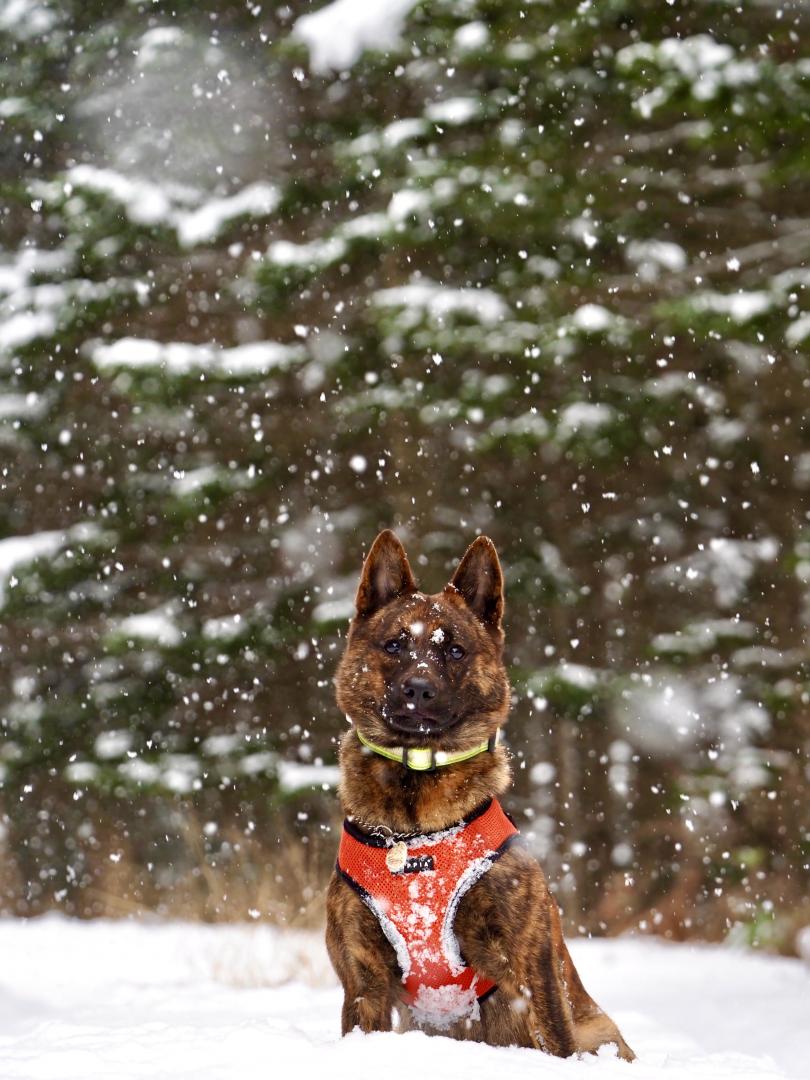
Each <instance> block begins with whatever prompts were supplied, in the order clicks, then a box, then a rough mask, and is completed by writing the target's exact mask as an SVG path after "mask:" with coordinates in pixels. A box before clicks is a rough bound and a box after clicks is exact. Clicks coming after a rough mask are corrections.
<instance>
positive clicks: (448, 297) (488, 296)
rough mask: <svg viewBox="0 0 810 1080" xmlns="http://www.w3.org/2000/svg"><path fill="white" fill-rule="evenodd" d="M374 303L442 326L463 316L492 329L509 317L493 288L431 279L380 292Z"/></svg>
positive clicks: (374, 298)
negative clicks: (453, 285) (456, 286)
mask: <svg viewBox="0 0 810 1080" xmlns="http://www.w3.org/2000/svg"><path fill="white" fill-rule="evenodd" d="M372 300H373V303H374V304H376V305H377V306H378V307H403V308H407V309H409V314H410V315H411V316H412V317H413V316H415V318H414V319H413V321H414V322H416V321H418V319H419V317H420V316H421V315H422V314H424V315H427V316H428V317H429V318H430V319H432V320H433V321H434V322H436V323H438V324H439V325H442V324H443V323H444V322H445V321H446V320H447V319H448V317H449V316H451V315H454V314H459V313H460V314H463V315H467V316H470V317H472V318H475V319H477V320H478V321H479V322H480V323H483V324H484V325H485V326H492V325H494V324H495V323H498V322H500V321H502V320H503V319H505V318H506V316H507V315H508V314H509V308H508V307H507V305H506V303H505V302H504V300H503V299H502V298H501V297H500V296H499V295H498V294H497V293H495V292H493V291H492V290H491V289H453V288H449V287H448V286H446V285H440V284H439V283H438V282H435V281H430V280H429V279H427V278H422V279H421V280H420V281H414V282H411V283H410V284H409V285H397V286H395V287H393V288H390V289H378V290H377V292H375V293H374V295H373V297H372Z"/></svg>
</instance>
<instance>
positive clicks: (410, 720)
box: [386, 710, 456, 736]
mask: <svg viewBox="0 0 810 1080" xmlns="http://www.w3.org/2000/svg"><path fill="white" fill-rule="evenodd" d="M386 722H387V724H388V726H389V727H390V728H392V729H393V730H394V731H398V732H400V733H401V734H402V735H427V736H430V735H440V734H442V733H443V732H445V731H447V730H448V729H449V728H451V727H452V726H453V725H454V724H455V722H456V717H455V716H445V717H441V718H439V717H436V716H430V715H428V714H427V713H420V712H417V711H416V710H414V711H413V712H408V713H395V714H394V715H392V716H387V717H386Z"/></svg>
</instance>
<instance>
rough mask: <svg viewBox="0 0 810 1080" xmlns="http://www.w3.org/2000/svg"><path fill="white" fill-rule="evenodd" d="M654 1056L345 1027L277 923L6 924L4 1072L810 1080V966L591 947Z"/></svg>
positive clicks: (238, 1077) (635, 944) (686, 950)
mask: <svg viewBox="0 0 810 1080" xmlns="http://www.w3.org/2000/svg"><path fill="white" fill-rule="evenodd" d="M573 952H574V956H575V960H576V963H577V965H578V967H579V970H580V973H581V974H582V976H583V978H584V981H585V984H586V985H587V987H588V989H589V990H590V991H591V993H592V994H593V995H594V996H595V997H596V999H597V1000H598V1001H599V1002H600V1003H601V1004H602V1005H603V1006H604V1007H605V1008H606V1009H607V1010H608V1011H609V1012H610V1013H611V1014H612V1015H613V1017H614V1019H615V1020H616V1021H617V1022H618V1024H619V1026H620V1027H621V1029H622V1031H623V1032H624V1034H625V1036H626V1037H627V1039H628V1041H629V1042H630V1044H631V1045H632V1046H633V1048H634V1049H635V1050H636V1053H637V1054H638V1061H637V1062H635V1063H634V1064H633V1065H628V1064H626V1063H624V1062H621V1061H618V1060H617V1059H616V1058H614V1057H612V1056H611V1054H610V1053H607V1052H603V1053H602V1054H601V1055H600V1056H599V1057H597V1058H594V1057H588V1058H585V1059H582V1060H576V1059H570V1060H567V1061H560V1060H556V1059H552V1058H549V1057H546V1056H545V1055H543V1056H540V1055H539V1054H537V1053H536V1052H535V1051H531V1050H518V1049H506V1050H504V1049H495V1048H493V1047H489V1046H482V1045H478V1044H473V1043H454V1042H452V1041H451V1040H449V1039H444V1038H432V1039H429V1038H428V1037H427V1036H425V1035H422V1034H421V1033H418V1032H414V1033H411V1034H407V1035H393V1034H385V1035H370V1036H367V1035H361V1034H359V1033H354V1034H353V1035H351V1036H349V1037H348V1038H347V1039H343V1040H341V1039H340V1038H339V1035H338V1025H339V1013H340V991H339V990H338V988H337V986H336V984H335V981H334V978H333V976H332V974H331V971H330V969H329V964H328V961H327V958H326V955H325V951H324V949H323V946H322V944H321V941H320V938H319V937H318V936H316V935H309V934H296V933H279V932H277V931H274V930H272V929H270V928H268V927H265V926H228V927H210V926H199V925H187V924H176V923H175V924H166V923H142V922H106V921H105V922H95V923H79V922H71V921H68V920H65V919H62V918H59V917H48V918H44V919H38V920H32V921H27V922H26V921H22V920H2V921H0V1077H1V1078H2V1080H19V1078H25V1080H49V1078H51V1077H53V1078H58V1080H74V1078H75V1080H94V1078H96V1077H98V1078H103V1080H130V1078H132V1080H143V1078H146V1077H148V1078H155V1077H161V1078H163V1077H166V1078H168V1077H172V1078H173V1080H178V1078H183V1077H194V1078H195V1080H220V1078H221V1080H225V1078H227V1080H252V1078H253V1077H256V1078H259V1077H261V1078H262V1080H271V1078H272V1077H274V1076H279V1075H283V1076H288V1075H290V1074H291V1073H292V1072H293V1070H294V1071H295V1075H296V1077H299V1078H301V1080H308V1078H309V1077H329V1078H330V1080H331V1078H333V1077H334V1078H340V1080H342V1078H344V1077H345V1078H346V1080H379V1078H380V1077H385V1080H399V1078H400V1077H401V1078H403V1080H404V1078H407V1080H413V1077H414V1076H425V1077H435V1076H438V1077H442V1078H447V1080H450V1078H452V1077H455V1076H460V1075H468V1076H494V1075H502V1076H508V1077H509V1078H510V1080H512V1078H514V1080H519V1078H521V1077H526V1078H527V1080H528V1078H529V1077H532V1078H534V1077H537V1076H538V1075H543V1076H552V1077H566V1078H569V1080H577V1078H585V1077H590V1078H591V1080H596V1078H597V1077H599V1078H601V1077H605V1078H606V1080H609V1078H611V1077H624V1078H625V1080H660V1078H668V1080H681V1078H686V1080H690V1078H691V1080H725V1078H726V1077H728V1078H731V1077H734V1078H735V1080H748V1078H757V1080H760V1078H762V1080H773V1078H780V1080H781V1078H786V1077H789V1078H791V1080H799V1078H800V1077H801V1078H802V1080H806V1078H807V1077H808V1076H810V1024H809V1023H808V1020H810V968H808V967H807V966H805V965H803V964H802V963H801V962H799V961H791V960H780V959H775V958H772V957H765V956H756V955H752V954H750V953H741V952H735V951H732V950H730V949H723V948H712V947H686V946H668V945H664V944H660V943H658V942H654V941H649V940H643V939H630V938H625V939H623V940H614V941H598V942H597V941H592V942H574V944H573Z"/></svg>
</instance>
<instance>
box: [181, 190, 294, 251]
mask: <svg viewBox="0 0 810 1080" xmlns="http://www.w3.org/2000/svg"><path fill="white" fill-rule="evenodd" d="M280 201H281V193H280V192H279V190H278V188H276V187H274V186H273V185H272V184H264V183H256V184H249V185H248V186H247V187H245V188H242V190H241V191H239V192H237V193H236V194H235V195H231V196H229V197H227V198H222V199H211V200H210V202H207V203H204V204H203V205H202V206H200V207H199V208H198V209H196V210H193V211H190V212H189V213H187V214H182V215H180V216H179V218H178V221H177V236H178V239H179V240H180V243H181V244H182V245H183V246H184V247H194V246H195V245H196V244H201V243H203V242H206V241H210V240H215V239H216V238H217V236H219V234H220V233H221V232H222V230H223V228H224V226H225V225H227V224H229V222H231V221H236V220H237V219H238V218H240V217H267V216H268V215H270V214H272V213H273V211H274V210H275V209H276V207H277V206H278V204H279V202H280Z"/></svg>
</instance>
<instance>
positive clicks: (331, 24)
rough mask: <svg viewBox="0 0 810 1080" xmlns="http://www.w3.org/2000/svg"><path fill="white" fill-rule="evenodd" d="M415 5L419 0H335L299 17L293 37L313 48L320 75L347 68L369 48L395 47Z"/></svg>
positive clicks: (313, 64) (315, 67)
mask: <svg viewBox="0 0 810 1080" xmlns="http://www.w3.org/2000/svg"><path fill="white" fill-rule="evenodd" d="M415 5H416V0H333V2H332V3H331V4H326V5H325V6H324V7H322V8H320V9H319V10H318V11H313V12H312V13H311V14H309V15H302V16H301V17H300V18H299V19H297V20H296V22H295V25H294V26H293V29H292V36H293V37H294V38H297V39H298V40H300V41H303V42H304V44H305V45H306V46H307V48H308V49H309V59H310V66H311V67H312V70H313V71H314V72H316V73H317V74H319V75H323V74H325V73H326V72H329V71H347V70H348V69H349V68H350V67H352V66H353V65H354V64H355V63H356V62H357V60H359V59H360V56H361V55H362V53H363V52H364V51H365V50H366V49H375V50H377V51H378V52H384V51H385V50H386V49H391V48H394V46H396V44H397V42H398V41H399V37H400V34H401V33H402V27H403V25H404V22H405V19H406V18H407V16H408V15H409V14H410V11H411V8H413V7H415Z"/></svg>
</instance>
